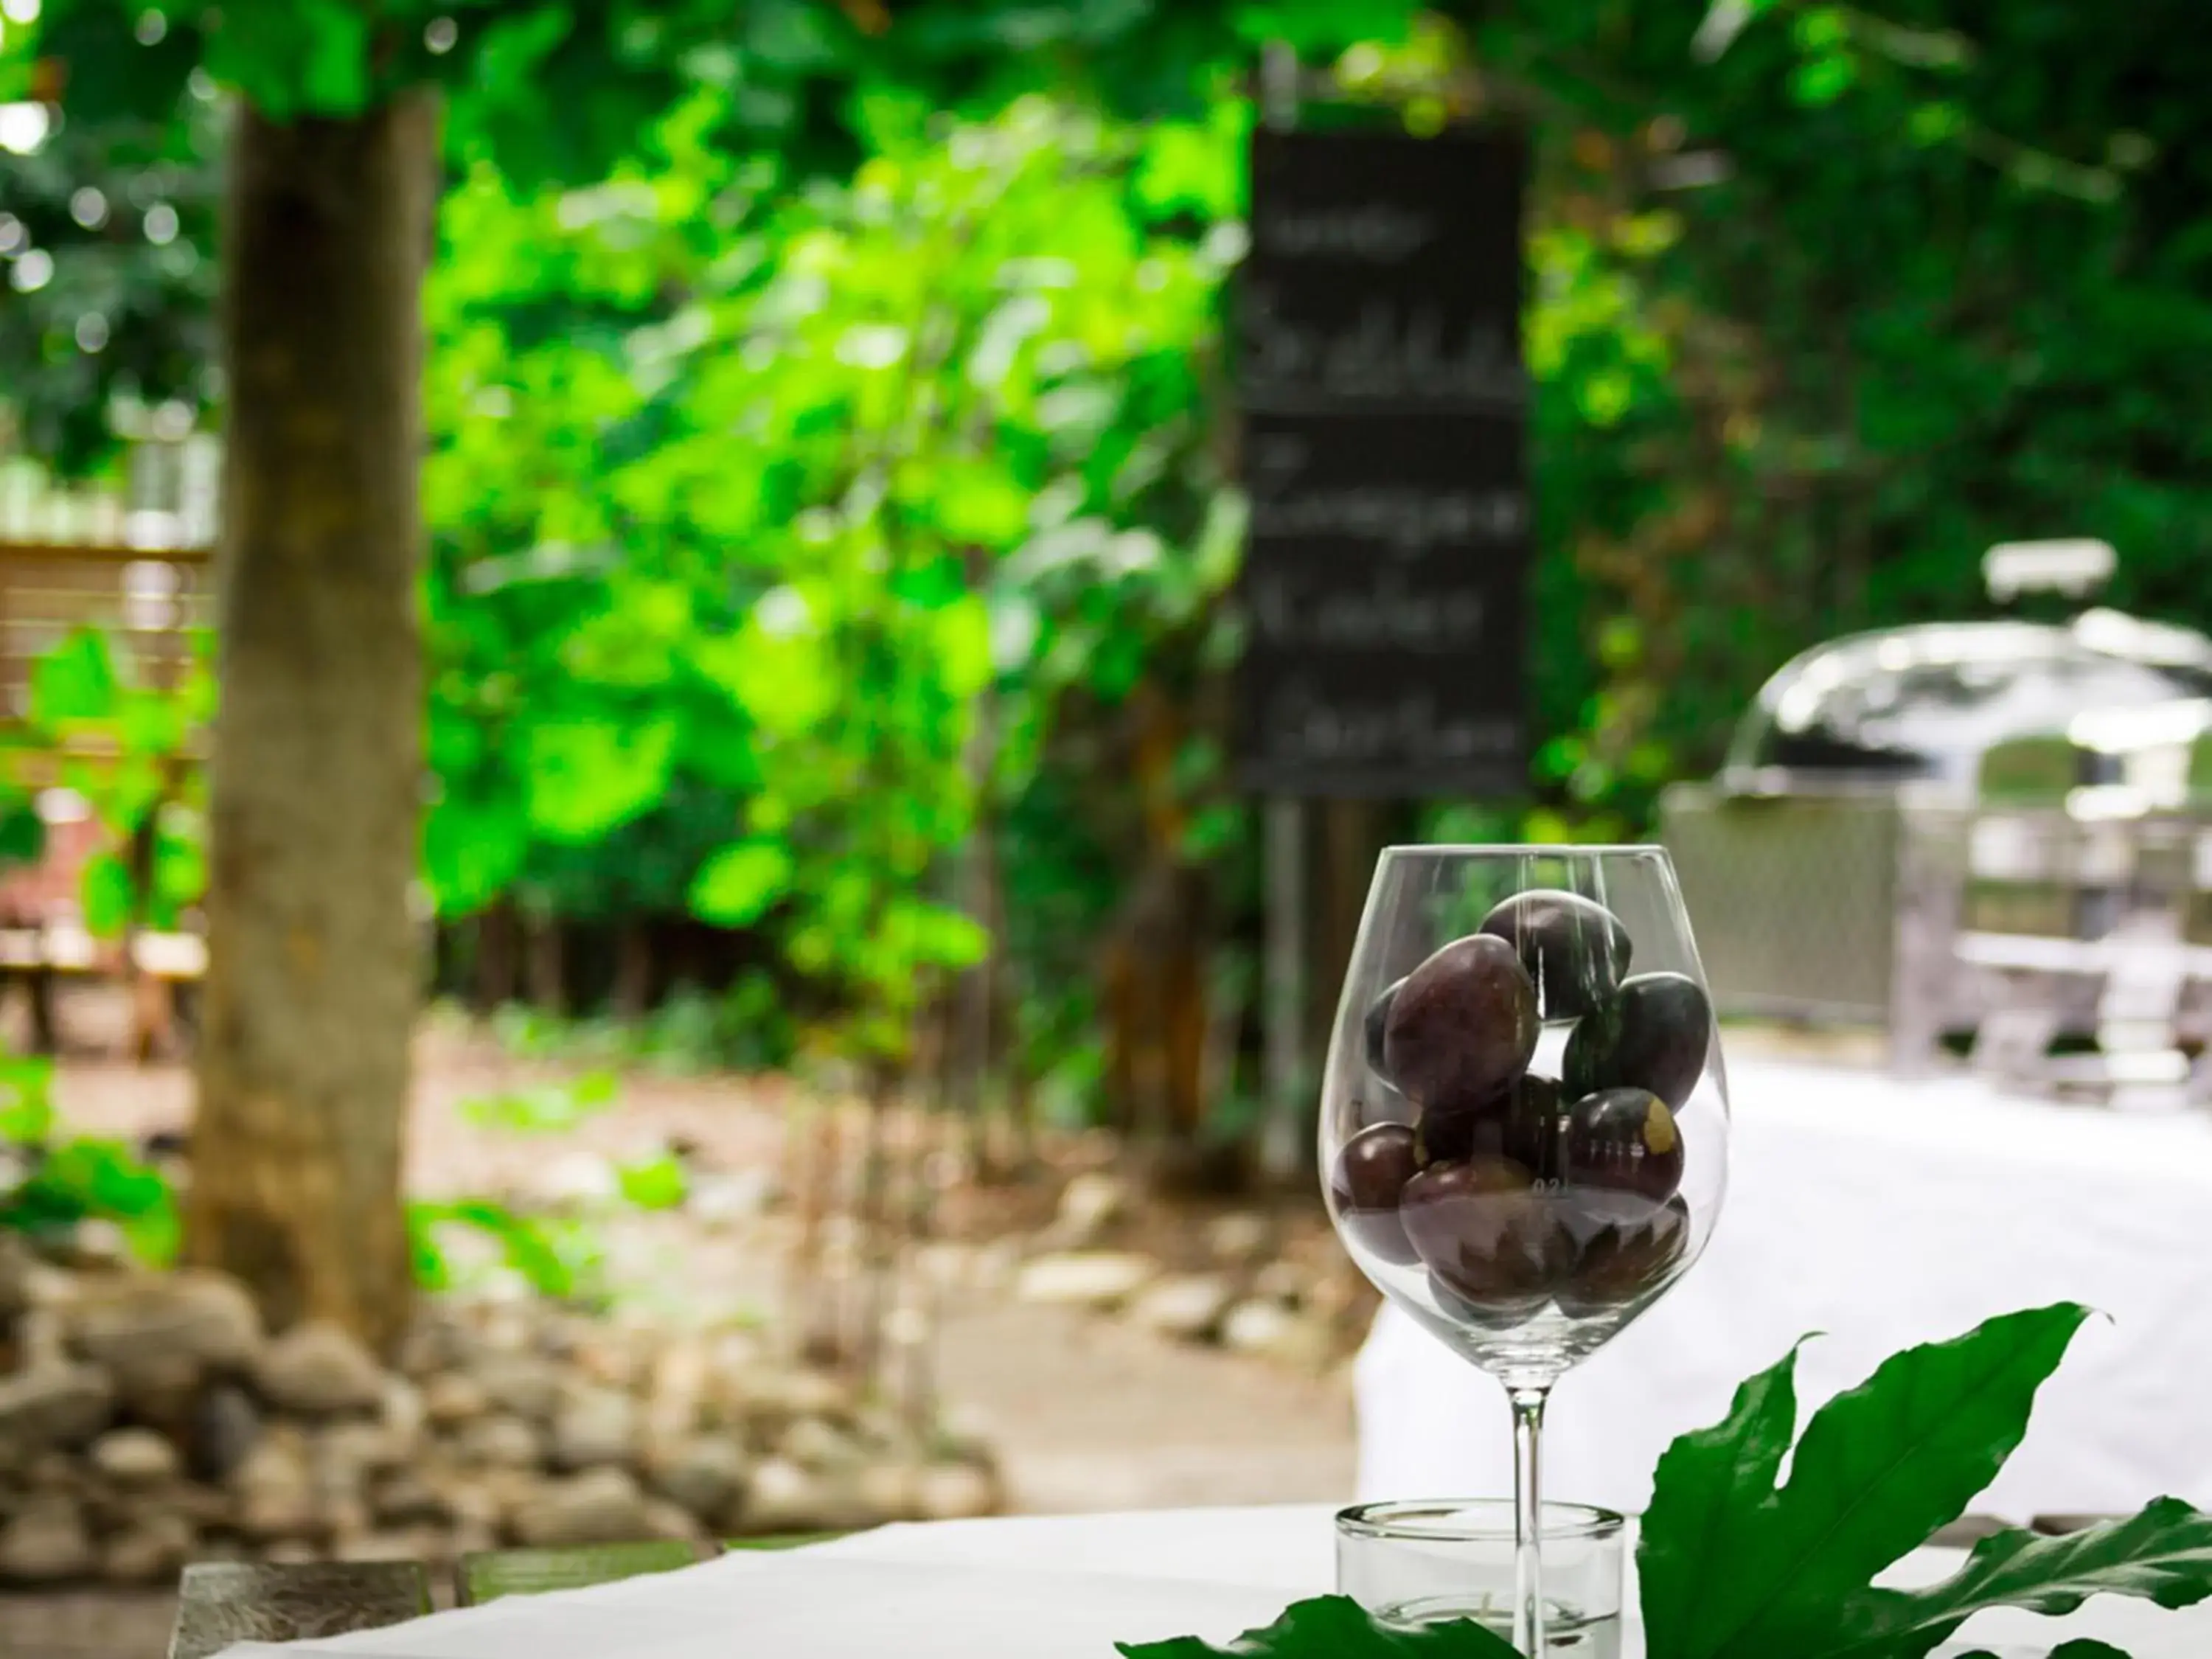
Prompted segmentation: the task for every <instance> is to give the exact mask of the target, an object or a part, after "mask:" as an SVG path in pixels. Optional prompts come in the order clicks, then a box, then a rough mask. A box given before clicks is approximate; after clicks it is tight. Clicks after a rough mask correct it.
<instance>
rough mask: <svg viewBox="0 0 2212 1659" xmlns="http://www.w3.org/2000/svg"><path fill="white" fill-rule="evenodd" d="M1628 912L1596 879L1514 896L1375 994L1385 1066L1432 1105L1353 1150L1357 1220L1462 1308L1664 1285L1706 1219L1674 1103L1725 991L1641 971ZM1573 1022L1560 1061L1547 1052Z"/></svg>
mask: <svg viewBox="0 0 2212 1659" xmlns="http://www.w3.org/2000/svg"><path fill="white" fill-rule="evenodd" d="M1631 951H1632V945H1631V941H1630V939H1629V936H1628V929H1627V928H1626V927H1624V926H1623V925H1622V924H1621V921H1620V918H1619V917H1617V916H1615V915H1613V913H1612V912H1611V911H1610V910H1607V908H1605V907H1604V906H1603V905H1601V904H1599V903H1597V902H1595V901H1593V900H1591V899H1588V898H1584V897H1583V896H1580V895H1579V894H1575V893H1567V892H1558V891H1553V890H1546V889H1538V890H1530V891H1528V892H1524V893H1520V894H1516V896H1513V897H1510V898H1508V899H1506V900H1505V901H1504V902H1503V903H1501V904H1499V905H1498V907H1497V908H1495V909H1493V910H1492V911H1491V913H1490V914H1489V915H1487V916H1486V917H1485V918H1484V919H1483V922H1482V926H1481V927H1480V928H1479V929H1478V930H1477V931H1476V932H1474V933H1470V934H1468V936H1467V937H1466V938H1464V939H1454V940H1453V941H1452V942H1451V943H1450V944H1449V945H1445V946H1443V948H1442V949H1441V950H1439V951H1437V952H1436V953H1435V954H1433V955H1432V956H1431V957H1429V958H1428V960H1427V961H1425V962H1424V963H1421V965H1420V966H1419V967H1418V968H1416V969H1413V972H1412V973H1410V974H1408V975H1406V977H1405V978H1403V979H1401V980H1400V981H1398V982H1397V983H1396V984H1395V985H1392V986H1390V987H1389V988H1387V989H1386V990H1384V991H1383V994H1381V995H1380V996H1378V997H1376V1000H1375V1001H1374V1002H1373V1004H1372V1005H1371V1006H1370V1007H1369V1008H1368V1010H1367V1015H1366V1022H1365V1033H1364V1036H1365V1049H1366V1056H1365V1057H1366V1063H1367V1066H1368V1068H1369V1069H1370V1071H1372V1072H1373V1073H1375V1075H1376V1077H1377V1078H1379V1079H1382V1080H1383V1082H1385V1083H1387V1084H1389V1085H1390V1086H1391V1087H1393V1088H1395V1090H1397V1091H1399V1092H1400V1093H1401V1094H1402V1095H1404V1096H1405V1097H1406V1098H1407V1100H1409V1101H1410V1102H1412V1103H1413V1105H1414V1106H1415V1107H1416V1108H1417V1109H1418V1117H1417V1121H1415V1122H1413V1123H1412V1124H1406V1123H1397V1122H1389V1123H1376V1124H1372V1125H1370V1127H1366V1128H1364V1129H1362V1130H1360V1131H1359V1132H1358V1133H1356V1134H1354V1135H1353V1136H1352V1138H1351V1139H1349V1140H1348V1141H1346V1143H1345V1145H1344V1146H1343V1147H1342V1149H1341V1150H1340V1152H1339V1153H1338V1155H1337V1159H1336V1164H1335V1167H1334V1170H1332V1171H1331V1172H1330V1180H1329V1185H1330V1189H1331V1196H1332V1198H1333V1200H1334V1206H1335V1208H1336V1211H1337V1213H1338V1216H1339V1218H1340V1225H1342V1227H1343V1229H1344V1231H1346V1233H1347V1234H1348V1235H1349V1236H1350V1237H1352V1238H1353V1239H1355V1240H1356V1241H1357V1242H1358V1243H1360V1244H1361V1245H1363V1246H1364V1248H1365V1249H1368V1250H1370V1251H1371V1252H1372V1253H1373V1254H1374V1255H1377V1256H1379V1257H1381V1258H1383V1260H1384V1261H1389V1262H1394V1263H1396V1264H1398V1265H1400V1266H1404V1267H1413V1266H1419V1267H1422V1268H1425V1270H1426V1272H1427V1274H1428V1279H1429V1288H1430V1290H1431V1293H1432V1294H1433V1295H1434V1297H1436V1300H1437V1305H1438V1306H1439V1307H1440V1308H1441V1309H1442V1310H1443V1311H1444V1312H1445V1313H1446V1314H1447V1315H1448V1316H1452V1317H1455V1318H1457V1319H1460V1320H1462V1322H1468V1323H1474V1324H1480V1325H1491V1326H1510V1325H1513V1324H1517V1323H1519V1322H1522V1320H1525V1319H1527V1318H1528V1316H1530V1315H1532V1314H1534V1312H1536V1311H1537V1310H1539V1309H1541V1307H1543V1305H1544V1304H1545V1303H1546V1302H1547V1301H1550V1302H1553V1303H1555V1304H1557V1305H1558V1307H1559V1310H1560V1311H1561V1312H1563V1313H1565V1314H1566V1315H1568V1316H1571V1317H1576V1318H1583V1317H1591V1316H1598V1315H1601V1314H1603V1313H1606V1312H1607V1311H1610V1310H1616V1309H1620V1308H1623V1307H1626V1306H1627V1305H1628V1304H1631V1303H1632V1302H1634V1301H1636V1300H1637V1299H1638V1297H1640V1296H1642V1295H1644V1293H1645V1292H1646V1291H1650V1290H1653V1289H1656V1288H1657V1287H1658V1286H1660V1285H1664V1284H1665V1283H1666V1282H1667V1281H1668V1279H1669V1278H1670V1277H1671V1276H1672V1271H1673V1269H1674V1267H1675V1265H1676V1263H1677V1262H1678V1261H1680V1258H1681V1255H1682V1252H1683V1250H1684V1249H1685V1248H1686V1246H1687V1244H1688V1242H1689V1236H1690V1227H1689V1219H1690V1218H1689V1211H1688V1208H1687V1206H1686V1205H1685V1204H1684V1202H1683V1200H1682V1199H1681V1198H1680V1196H1679V1188H1680V1186H1681V1182H1682V1159H1683V1148H1682V1135H1681V1131H1680V1127H1679V1126H1678V1124H1677V1123H1676V1121H1675V1113H1676V1112H1677V1111H1678V1110H1680V1109H1681V1107H1682V1105H1683V1104H1684V1103H1685V1102H1686V1101H1687V1100H1688V1099H1689V1097H1690V1094H1691V1091H1692V1090H1693V1089H1695V1088H1696V1087H1697V1085H1698V1080H1699V1078H1700V1077H1701V1076H1703V1074H1704V1073H1705V1057H1706V1052H1707V1049H1708V1048H1709V1046H1710V1043H1711V1030H1712V1009H1711V1004H1710V1003H1709V1002H1708V1000H1706V997H1705V992H1704V990H1703V989H1702V988H1701V987H1699V985H1698V983H1697V981H1694V980H1692V979H1690V978H1688V977H1687V976H1686V975H1681V974H1674V973H1646V974H1638V975H1629V974H1628V966H1629V957H1630V955H1631ZM1567 1021H1571V1022H1572V1023H1573V1029H1572V1030H1571V1031H1570V1032H1569V1034H1568V1036H1567V1038H1566V1045H1565V1050H1564V1052H1563V1054H1561V1057H1560V1063H1559V1076H1558V1077H1556V1078H1550V1077H1544V1076H1541V1075H1539V1074H1537V1073H1534V1072H1532V1071H1530V1070H1529V1062H1530V1060H1531V1059H1532V1058H1533V1057H1534V1054H1535V1052H1536V1046H1537V1040H1538V1038H1539V1036H1541V1031H1542V1028H1543V1027H1544V1026H1545V1025H1546V1024H1560V1023H1565V1022H1567Z"/></svg>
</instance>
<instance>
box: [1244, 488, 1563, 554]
mask: <svg viewBox="0 0 2212 1659" xmlns="http://www.w3.org/2000/svg"><path fill="white" fill-rule="evenodd" d="M1527 528H1528V499H1527V497H1525V496H1523V495H1522V494H1521V492H1520V491H1518V490H1515V489H1422V488H1421V487H1420V486H1419V485H1417V484H1374V485H1356V484H1355V485H1351V486H1347V487H1340V488H1337V489H1328V488H1325V487H1324V488H1316V489H1310V490H1307V491H1304V492H1302V493H1300V494H1297V495H1285V496H1281V497H1269V496H1265V495H1257V496H1255V498H1254V500H1253V502H1252V531H1253V533H1254V534H1255V535H1258V536H1281V537H1291V536H1303V537H1340V538H1344V539H1346V540H1347V541H1361V542H1375V543H1379V544H1382V545H1383V546H1386V547H1388V548H1389V549H1390V550H1392V551H1394V552H1398V553H1423V552H1426V551H1428V550H1430V549H1431V548H1437V547H1468V546H1472V545H1474V544H1480V543H1484V542H1504V541H1511V540H1513V539H1514V538H1517V537H1518V536H1520V534H1521V533H1522V532H1523V531H1524V530H1526V529H1527Z"/></svg>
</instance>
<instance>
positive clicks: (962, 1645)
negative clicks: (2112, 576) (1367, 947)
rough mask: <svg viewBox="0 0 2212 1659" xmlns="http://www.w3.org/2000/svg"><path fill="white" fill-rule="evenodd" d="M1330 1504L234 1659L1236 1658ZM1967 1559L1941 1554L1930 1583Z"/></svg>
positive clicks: (943, 1551) (1306, 1561)
mask: <svg viewBox="0 0 2212 1659" xmlns="http://www.w3.org/2000/svg"><path fill="white" fill-rule="evenodd" d="M1329 1517H1330V1510H1329V1507H1328V1505H1325V1504H1324V1505H1296V1506H1291V1507H1285V1508H1279V1509H1232V1510H1163V1511H1155V1512H1152V1513H1147V1514H1137V1515H1102V1516H1055V1517H1049V1518H1021V1519H1012V1520H997V1521H952V1522H933V1523H928V1524H924V1525H913V1526H896V1527H886V1528H883V1529H882V1530H880V1531H878V1532H874V1533H870V1534H865V1535H863V1536H860V1537H855V1538H848V1539H845V1540H842V1541H839V1542H837V1543H835V1544H825V1545H817V1546H816V1547H812V1548H810V1549H804V1550H795V1551H792V1552H789V1553H784V1554H773V1555H743V1554H732V1555H728V1556H725V1557H723V1558H721V1559H719V1560H716V1561H712V1562H708V1563H707V1564H705V1565H702V1566H697V1567H693V1568H690V1569H688V1570H686V1571H681V1572H674V1573H666V1574H662V1575H659V1576H656V1577H647V1578H633V1579H629V1580H626V1581H624V1582H623V1583H614V1584H603V1585H599V1586H598V1587H596V1588H593V1589H585V1590H569V1591H564V1592H561V1593H558V1594H555V1595H542V1596H532V1597H518V1598H515V1599H512V1600H508V1601H497V1602H494V1603H492V1604H491V1605H490V1606H489V1607H471V1608H467V1609H465V1610H463V1611H461V1612H458V1613H440V1614H437V1615H435V1616H434V1617H432V1618H428V1619H422V1620H416V1621H415V1622H413V1623H411V1624H407V1625H398V1626H392V1628H390V1629H387V1630H379V1631H368V1632H362V1633H361V1634H359V1635H355V1636H345V1637H339V1638H335V1639H332V1640H330V1641H326V1642H317V1643H307V1644H292V1645H289V1646H287V1647H283V1648H276V1647H267V1646H263V1647H258V1648H255V1647H240V1648H233V1649H231V1650H229V1653H228V1656H227V1659H249V1656H251V1659H308V1656H328V1659H339V1656H353V1659H732V1656H738V1659H744V1656H750V1655H761V1656H782V1655H799V1654H804V1655H805V1659H890V1656H896V1659H1111V1656H1112V1654H1113V1646H1112V1644H1113V1643H1114V1642H1115V1641H1116V1640H1122V1641H1127V1640H1149V1639H1152V1638H1163V1637H1169V1636H1176V1635H1181V1634H1184V1633H1187V1632H1188V1633H1195V1634H1198V1635H1202V1636H1205V1637H1206V1638H1208V1639H1210V1640H1213V1641H1220V1640H1225V1639H1226V1638H1229V1637H1231V1636H1233V1635H1235V1634H1236V1633H1237V1632H1240V1631H1242V1630H1244V1629H1247V1628H1249V1627H1251V1626H1255V1625H1260V1624H1265V1623H1267V1622H1269V1621H1271V1620H1273V1618H1274V1616H1275V1615H1276V1613H1279V1612H1280V1611H1281V1609H1282V1607H1283V1606H1284V1605H1285V1603H1286V1602H1288V1601H1293V1600H1296V1599H1297V1598H1299V1597H1301V1596H1304V1595H1319V1594H1323V1593H1326V1592H1327V1591H1328V1589H1330V1587H1331V1585H1332V1583H1333V1580H1334V1533H1333V1531H1332V1530H1331V1527H1330V1519H1329ZM1956 1559H1957V1558H1956V1557H1955V1555H1954V1554H1952V1553H1949V1552H1944V1551H1925V1552H1923V1553H1922V1554H1921V1556H1919V1557H1917V1558H1915V1559H1914V1560H1913V1562H1912V1563H1911V1569H1912V1571H1913V1572H1914V1573H1916V1574H1920V1575H1928V1576H1934V1575H1936V1574H1940V1573H1942V1572H1943V1571H1948V1569H1949V1567H1950V1566H1951V1565H1954V1564H1955V1561H1956ZM1971 1634H1972V1635H1973V1636H1974V1637H1975V1638H1976V1639H1977V1640H1978V1641H1980V1642H1983V1643H2008V1642H2010V1643H2017V1642H2021V1641H2028V1642H2032V1643H2034V1644H2036V1645H2035V1646H2034V1647H2033V1648H2032V1649H2030V1650H2029V1651H2031V1652H2040V1651H2042V1650H2043V1647H2044V1646H2045V1645H2046V1644H2049V1643H2052V1642H2056V1641H2058V1640H2061V1639H2063V1638H2064V1637H2066V1636H2075V1635H2096V1636H2101V1637H2102V1638H2104V1639H2106V1641H2110V1642H2115V1643H2119V1644H2123V1645H2124V1646H2125V1647H2126V1648H2127V1649H2128V1650H2129V1651H2130V1652H2131V1653H2132V1655H2133V1659H2185V1656H2189V1659H2195V1656H2199V1655H2201V1654H2203V1652H2205V1651H2206V1650H2207V1648H2208V1639H2212V1619H2208V1618H2206V1617H2204V1616H2203V1615H2201V1614H2199V1613H2160V1612H2158V1611H2157V1610H2156V1609H2155V1608H2146V1607H2136V1606H2135V1605H2133V1604H2130V1603H2109V1604H2108V1603H2100V1602H2093V1603H2092V1604H2090V1605H2089V1606H2088V1607H2084V1608H2083V1609H2082V1610H2081V1612H2080V1613H2076V1614H2075V1615H2074V1616H2073V1617H2071V1618H2070V1619H2067V1620H2034V1619H2028V1618H2024V1617H2023V1618H2019V1619H2013V1620H2003V1619H1998V1620H1989V1621H1985V1622H1984V1623H1982V1624H1978V1625H1977V1626H1973V1627H1972V1632H1971Z"/></svg>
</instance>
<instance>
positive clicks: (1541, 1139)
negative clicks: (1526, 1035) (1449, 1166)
mask: <svg viewBox="0 0 2212 1659" xmlns="http://www.w3.org/2000/svg"><path fill="white" fill-rule="evenodd" d="M1420 1155H1421V1162H1422V1163H1423V1164H1434V1163H1437V1162H1440V1161H1442V1162H1457V1161H1459V1160H1462V1159H1465V1158H1510V1159H1511V1160H1512V1161H1513V1162H1514V1163H1516V1164H1520V1165H1521V1166H1522V1168H1523V1169H1525V1170H1528V1172H1529V1174H1530V1175H1531V1176H1534V1178H1535V1179H1537V1180H1538V1181H1550V1180H1556V1179H1558V1176H1559V1085H1558V1084H1556V1083H1554V1082H1553V1081H1552V1079H1549V1078H1547V1077H1538V1076H1537V1075H1535V1073H1527V1074H1525V1075H1523V1076H1521V1077H1517V1078H1516V1079H1513V1081H1512V1082H1510V1083H1509V1084H1507V1085H1505V1086H1504V1088H1503V1089H1500V1090H1498V1091H1497V1092H1496V1093H1494V1094H1492V1095H1490V1096H1487V1097H1485V1098H1484V1099H1481V1100H1477V1101H1468V1102H1453V1101H1446V1102H1443V1103H1439V1104H1437V1105H1434V1106H1431V1107H1428V1108H1426V1109H1424V1110H1423V1111H1422V1113H1421V1121H1420Z"/></svg>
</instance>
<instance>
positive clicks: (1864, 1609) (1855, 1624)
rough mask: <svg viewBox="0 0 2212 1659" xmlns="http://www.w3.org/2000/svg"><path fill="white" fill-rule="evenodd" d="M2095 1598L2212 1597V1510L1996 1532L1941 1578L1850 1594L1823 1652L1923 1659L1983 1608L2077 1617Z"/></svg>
mask: <svg viewBox="0 0 2212 1659" xmlns="http://www.w3.org/2000/svg"><path fill="white" fill-rule="evenodd" d="M2092 1595H2129V1596H2135V1597H2137V1598H2139V1599H2141V1600H2142V1601H2153V1602H2155V1603H2156V1604H2157V1605H2158V1606H2160V1607H2190V1606H2192V1605H2194V1604H2195V1603H2197V1602H2198V1601H2203V1600H2204V1599H2205V1598H2206V1597H2207V1596H2208V1595H2212V1516H2208V1515H2205V1514H2203V1513H2202V1512H2200V1511H2199V1510H2193V1509H2191V1507H2190V1506H2189V1505H2188V1504H2185V1503H2183V1502H2182V1501H2181V1500H2180V1499H2179V1498H2160V1499H2159V1500H2158V1501H2157V1502H2155V1503H2154V1504H2150V1505H2149V1506H2148V1507H2147V1508H2146V1509H2144V1510H2142V1512H2141V1513H2140V1514H2137V1515H2132V1516H2129V1517H2127V1518H2126V1519H2125V1520H2123V1521H2107V1522H2104V1523H2103V1524H2102V1525H2100V1526H2095V1527H2091V1528H2088V1529H2087V1531H2084V1532H2076V1533H2069V1534H2067V1535H2066V1536H2065V1537H2063V1538H2044V1537H2040V1536H2039V1535H2038V1534H2034V1533H2031V1532H2023V1531H2020V1530H2017V1529H2014V1530H2009V1531H2005V1532H2000V1533H1995V1534H1991V1535H1990V1536H1989V1537H1987V1538H1984V1539H1983V1540H1981V1541H1979V1542H1978V1543H1977V1544H1976V1545H1975V1546H1974V1551H1973V1553H1972V1555H1971V1556H1969V1557H1968V1558H1967V1559H1966V1565H1965V1566H1963V1567H1961V1568H1960V1569H1959V1571H1957V1572H1955V1573H1954V1574H1953V1575H1952V1576H1951V1577H1948V1578H1947V1579H1945V1580H1943V1581H1942V1583H1938V1584H1930V1585H1929V1586H1927V1587H1926V1588H1924V1589H1911V1590H1887V1589H1875V1590H1867V1591H1865V1592H1863V1593H1862V1594H1861V1595H1857V1596H1855V1597H1853V1598H1852V1599H1851V1600H1850V1602H1849V1603H1848V1604H1847V1605H1845V1606H1844V1607H1842V1608H1840V1609H1839V1610H1838V1612H1837V1613H1835V1614H1834V1615H1833V1616H1832V1619H1831V1621H1830V1624H1831V1629H1832V1632H1833V1638H1832V1641H1831V1642H1830V1643H1829V1644H1827V1645H1826V1646H1824V1647H1823V1648H1822V1649H1821V1650H1820V1651H1821V1652H1822V1653H1823V1654H1832V1655H1834V1656H1836V1659H1893V1656H1894V1659H1917V1656H1918V1655H1921V1654H1924V1653H1927V1652H1929V1651H1930V1650H1933V1649H1934V1648H1936V1646H1937V1645H1938V1644H1941V1643H1942V1642H1943V1641H1945V1640H1947V1639H1948V1638H1949V1637H1950V1635H1951V1634H1952V1632H1954V1631H1956V1630H1957V1629H1958V1628H1959V1626H1961V1625H1963V1624H1964V1623H1966V1620H1968V1619H1970V1618H1972V1616H1973V1615H1974V1614H1976V1613H1984V1612H1987V1611H1988V1610H1989V1609H1990V1608H1992V1607H2023V1608H2026V1609H2027V1610H2028V1611H2030V1612H2032V1613H2051V1614H2057V1613H2071V1612H2073V1611H2074V1609H2075V1608H2076V1607H2080V1606H2081V1603H2082V1602H2084V1601H2087V1600H2088V1599H2089V1597H2091V1596H2092ZM2069 1650H2070V1651H2071V1652H2072V1653H2073V1654H2074V1655H2076V1656H2079V1659H2090V1656H2093V1655H2095V1654H2096V1653H2098V1652H2099V1651H2100V1644H2093V1643H2069V1644H2067V1646H2066V1647H2065V1648H2062V1649H2060V1650H2059V1653H2061V1654H2064V1653H2069ZM2102 1651H2105V1652H2110V1651H2111V1650H2110V1649H2103V1650H2102ZM2053 1659H2057V1655H2054V1656H2053Z"/></svg>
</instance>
